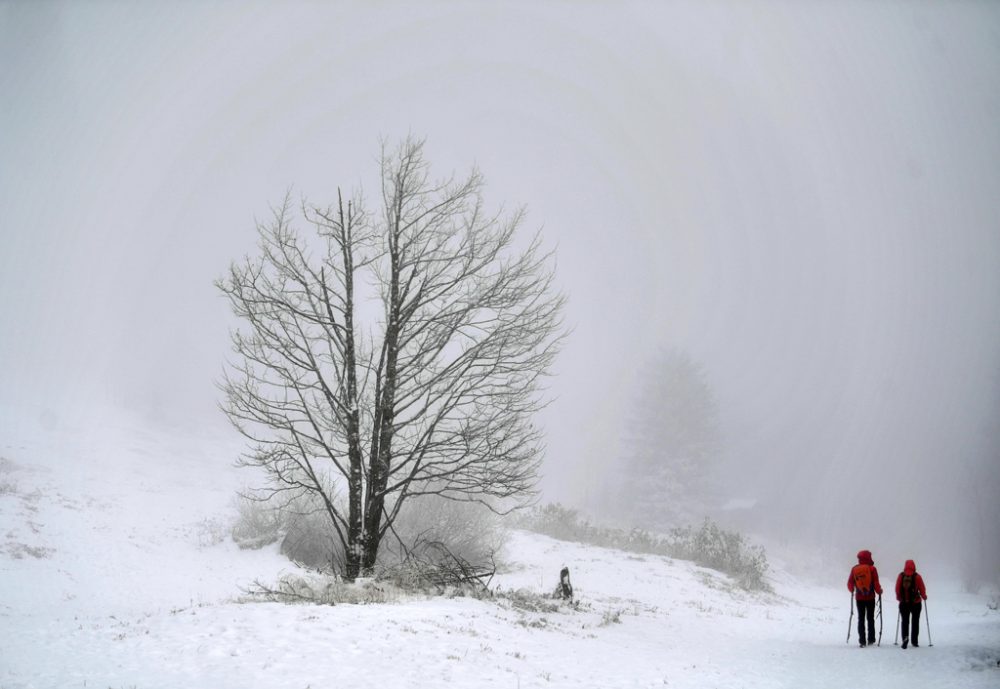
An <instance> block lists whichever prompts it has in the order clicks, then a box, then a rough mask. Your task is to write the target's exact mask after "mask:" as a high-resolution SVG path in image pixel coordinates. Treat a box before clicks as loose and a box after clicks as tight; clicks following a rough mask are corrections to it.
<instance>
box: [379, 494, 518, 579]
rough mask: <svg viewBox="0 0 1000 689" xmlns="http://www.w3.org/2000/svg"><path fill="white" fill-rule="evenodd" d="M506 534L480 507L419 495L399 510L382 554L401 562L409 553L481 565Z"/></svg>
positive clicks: (487, 511)
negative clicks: (457, 559)
mask: <svg viewBox="0 0 1000 689" xmlns="http://www.w3.org/2000/svg"><path fill="white" fill-rule="evenodd" d="M506 534H507V532H506V530H505V529H504V528H503V525H502V524H501V521H500V518H499V517H498V516H497V515H496V514H495V513H494V512H492V511H490V510H489V509H488V508H486V507H484V506H483V505H480V504H478V503H473V502H456V501H454V500H447V499H445V498H440V497H437V496H423V497H420V498H415V499H412V500H410V501H408V502H407V503H406V505H405V506H404V507H403V510H402V512H401V513H400V515H399V518H398V519H397V520H396V525H395V528H394V529H393V534H392V535H393V536H394V538H392V539H391V542H388V541H387V542H385V546H386V551H387V552H386V555H387V556H388V555H390V553H394V554H395V555H396V557H395V560H396V561H401V560H402V559H405V552H406V551H409V552H411V553H413V552H416V553H417V554H418V555H420V556H421V557H425V558H430V559H432V560H436V559H439V558H441V557H443V558H446V559H451V556H454V557H455V558H459V559H461V560H464V561H466V562H470V563H474V564H477V565H479V564H485V563H488V562H490V560H491V558H492V557H493V554H494V553H496V552H497V551H498V550H499V549H500V547H501V546H502V545H503V543H504V541H505V540H506ZM392 559H393V558H391V557H388V558H387V561H388V562H391V561H392Z"/></svg>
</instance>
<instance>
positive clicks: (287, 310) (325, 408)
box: [217, 139, 564, 579]
mask: <svg viewBox="0 0 1000 689" xmlns="http://www.w3.org/2000/svg"><path fill="white" fill-rule="evenodd" d="M482 190H483V180H482V178H481V176H480V174H479V173H478V172H477V171H473V172H471V173H470V174H469V175H468V176H467V177H465V178H463V179H459V180H457V181H456V180H455V179H454V178H452V179H449V180H445V181H440V182H438V181H434V180H432V179H431V177H430V174H429V171H428V166H427V163H426V162H425V160H424V157H423V142H422V141H414V140H412V139H407V140H406V141H404V142H403V143H402V144H400V145H399V146H398V147H397V148H396V149H395V150H392V151H389V150H387V149H386V147H385V146H384V145H383V148H382V157H381V209H380V212H379V213H377V214H375V213H369V212H368V211H367V210H366V209H365V207H364V200H363V198H362V197H361V196H360V195H355V196H354V197H353V198H352V199H350V200H348V201H346V202H345V201H344V199H343V196H342V194H341V193H340V191H339V190H338V193H337V202H336V204H335V205H333V206H330V207H320V206H315V205H312V204H309V203H307V202H303V203H302V204H301V214H302V218H303V219H304V220H305V221H306V222H307V223H308V224H309V225H311V227H312V228H313V229H314V230H315V236H310V237H307V238H303V237H302V236H300V235H299V233H298V232H297V231H296V230H295V229H294V228H293V217H292V216H293V211H292V206H291V203H290V200H289V199H288V198H287V197H286V199H285V202H284V203H283V205H282V206H281V207H280V208H278V209H276V210H275V212H274V214H273V219H272V220H271V221H270V222H269V223H266V224H258V233H259V235H260V255H259V256H258V257H256V258H252V259H249V258H248V259H246V260H244V261H243V262H241V263H234V264H233V265H232V266H231V267H230V270H229V273H228V275H227V276H226V277H225V278H224V279H222V280H219V281H218V282H217V286H218V287H219V289H221V290H222V292H223V293H224V294H225V295H226V296H227V297H228V299H229V302H230V304H231V306H232V308H233V311H234V312H235V313H236V315H237V316H239V317H240V318H241V319H243V322H244V328H243V329H242V330H238V331H235V332H234V333H233V335H232V340H233V347H234V351H235V353H236V355H237V360H236V361H235V362H233V363H231V364H230V370H229V371H228V372H227V374H226V376H225V378H224V380H223V382H222V384H221V387H222V389H223V390H224V392H225V395H226V398H225V403H224V405H223V407H224V410H225V411H226V413H227V415H228V416H229V418H230V420H231V421H232V422H233V424H234V425H235V426H236V427H237V428H238V429H239V430H240V432H241V433H243V435H244V436H246V438H248V439H249V441H250V442H251V449H250V450H249V451H248V452H247V453H245V454H244V455H243V456H242V457H241V460H240V461H241V462H242V463H243V464H244V465H247V466H253V467H259V468H261V469H263V470H264V471H265V472H266V475H267V477H268V479H269V481H268V488H267V489H266V490H265V491H264V493H263V496H262V497H263V498H265V499H270V498H272V497H275V496H284V497H286V498H288V499H298V498H300V497H302V496H306V497H311V498H313V500H314V501H315V504H319V505H321V509H322V510H323V512H324V513H325V514H326V516H327V517H328V520H329V524H330V527H331V530H332V531H333V533H334V534H335V535H336V538H337V539H338V540H339V542H340V544H341V545H342V546H343V551H344V553H345V562H344V563H343V570H344V573H345V575H346V576H347V577H348V578H352V579H353V578H354V577H356V576H358V575H359V574H360V573H367V572H370V571H371V570H372V568H373V567H374V566H375V563H376V558H377V555H378V552H379V544H380V542H381V541H382V538H383V537H384V536H385V535H386V533H387V532H388V531H389V530H390V529H391V527H392V524H393V522H394V521H395V520H396V518H397V517H398V516H399V514H400V510H401V508H402V506H403V504H404V503H405V502H406V500H408V499H410V498H415V497H419V496H423V495H430V494H434V495H439V496H443V497H446V498H449V499H453V500H462V501H477V502H483V503H484V504H490V505H495V501H497V500H500V501H503V500H506V499H508V498H510V499H513V502H512V503H511V501H507V502H508V503H511V504H514V505H516V504H519V502H520V501H523V500H524V499H526V498H527V497H529V496H530V495H531V494H532V492H533V489H534V486H535V482H536V477H537V468H538V464H539V461H540V458H541V452H542V445H541V437H540V433H539V431H538V430H537V429H536V428H535V427H534V426H533V425H532V423H531V419H532V415H533V413H534V412H535V411H537V410H538V409H539V408H540V407H541V406H542V405H543V404H544V400H543V399H542V388H541V379H542V377H543V376H544V375H545V374H546V371H547V370H548V368H549V366H550V364H551V363H552V361H553V358H554V356H555V354H556V351H557V349H558V345H559V342H560V340H561V336H562V325H561V321H560V313H561V309H562V305H563V301H564V299H563V297H562V296H561V295H560V294H558V293H557V292H555V290H554V289H553V285H552V279H553V273H552V267H551V264H552V260H551V258H552V257H551V255H549V254H546V253H543V252H542V251H541V249H540V246H539V238H538V236H537V235H536V236H535V238H534V240H532V241H531V242H529V243H528V244H527V246H526V248H524V249H523V250H520V251H518V250H516V248H515V247H514V240H515V232H516V230H517V229H518V227H519V226H520V225H521V224H522V221H523V218H524V214H523V211H517V212H515V213H513V214H511V215H506V214H504V213H503V212H502V211H501V212H496V213H489V212H488V211H487V210H486V209H485V208H484V203H483V198H482ZM372 287H374V289H372ZM366 290H367V292H366ZM371 302H375V303H378V304H379V305H380V309H378V310H379V311H380V314H379V315H378V316H376V317H372V318H368V319H365V318H364V315H365V312H366V308H368V310H371V309H370V305H371ZM344 493H346V506H345V505H344V504H343V498H342V497H341V496H342V495H343V494H344Z"/></svg>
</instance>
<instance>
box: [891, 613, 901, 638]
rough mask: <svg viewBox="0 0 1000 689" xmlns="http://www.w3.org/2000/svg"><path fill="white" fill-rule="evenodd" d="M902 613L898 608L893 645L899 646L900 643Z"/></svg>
mask: <svg viewBox="0 0 1000 689" xmlns="http://www.w3.org/2000/svg"><path fill="white" fill-rule="evenodd" d="M901 614H902V613H901V612H899V610H896V637H895V638H894V639H893V640H892V645H893V646H898V645H899V616H900V615H901Z"/></svg>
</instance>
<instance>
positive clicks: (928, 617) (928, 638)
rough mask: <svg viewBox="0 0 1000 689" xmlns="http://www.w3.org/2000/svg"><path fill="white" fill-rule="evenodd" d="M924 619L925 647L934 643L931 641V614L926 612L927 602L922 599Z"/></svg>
mask: <svg viewBox="0 0 1000 689" xmlns="http://www.w3.org/2000/svg"><path fill="white" fill-rule="evenodd" d="M924 617H925V619H926V620H927V645H928V646H933V645H934V641H933V640H932V639H931V614H930V613H929V612H927V600H926V599H924Z"/></svg>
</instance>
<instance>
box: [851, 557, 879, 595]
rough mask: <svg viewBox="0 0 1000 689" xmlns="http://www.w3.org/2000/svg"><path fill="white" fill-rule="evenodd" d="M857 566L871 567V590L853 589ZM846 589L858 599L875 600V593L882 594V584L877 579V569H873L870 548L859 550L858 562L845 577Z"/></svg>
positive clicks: (873, 563) (873, 564)
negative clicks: (866, 591) (865, 591)
mask: <svg viewBox="0 0 1000 689" xmlns="http://www.w3.org/2000/svg"><path fill="white" fill-rule="evenodd" d="M859 567H868V568H870V569H871V575H872V590H871V591H869V592H868V593H864V592H862V591H860V590H859V591H857V592H856V593H855V591H854V575H855V573H856V572H857V571H858V568H859ZM847 590H848V591H850V592H852V593H854V597H855V598H857V599H858V600H875V594H878V595H880V596H881V595H882V584H880V583H879V580H878V570H877V569H875V562H874V560H872V553H871V551H870V550H861V551H859V552H858V564H856V565H854V567H852V568H851V573H850V574H849V575H848V577H847Z"/></svg>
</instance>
